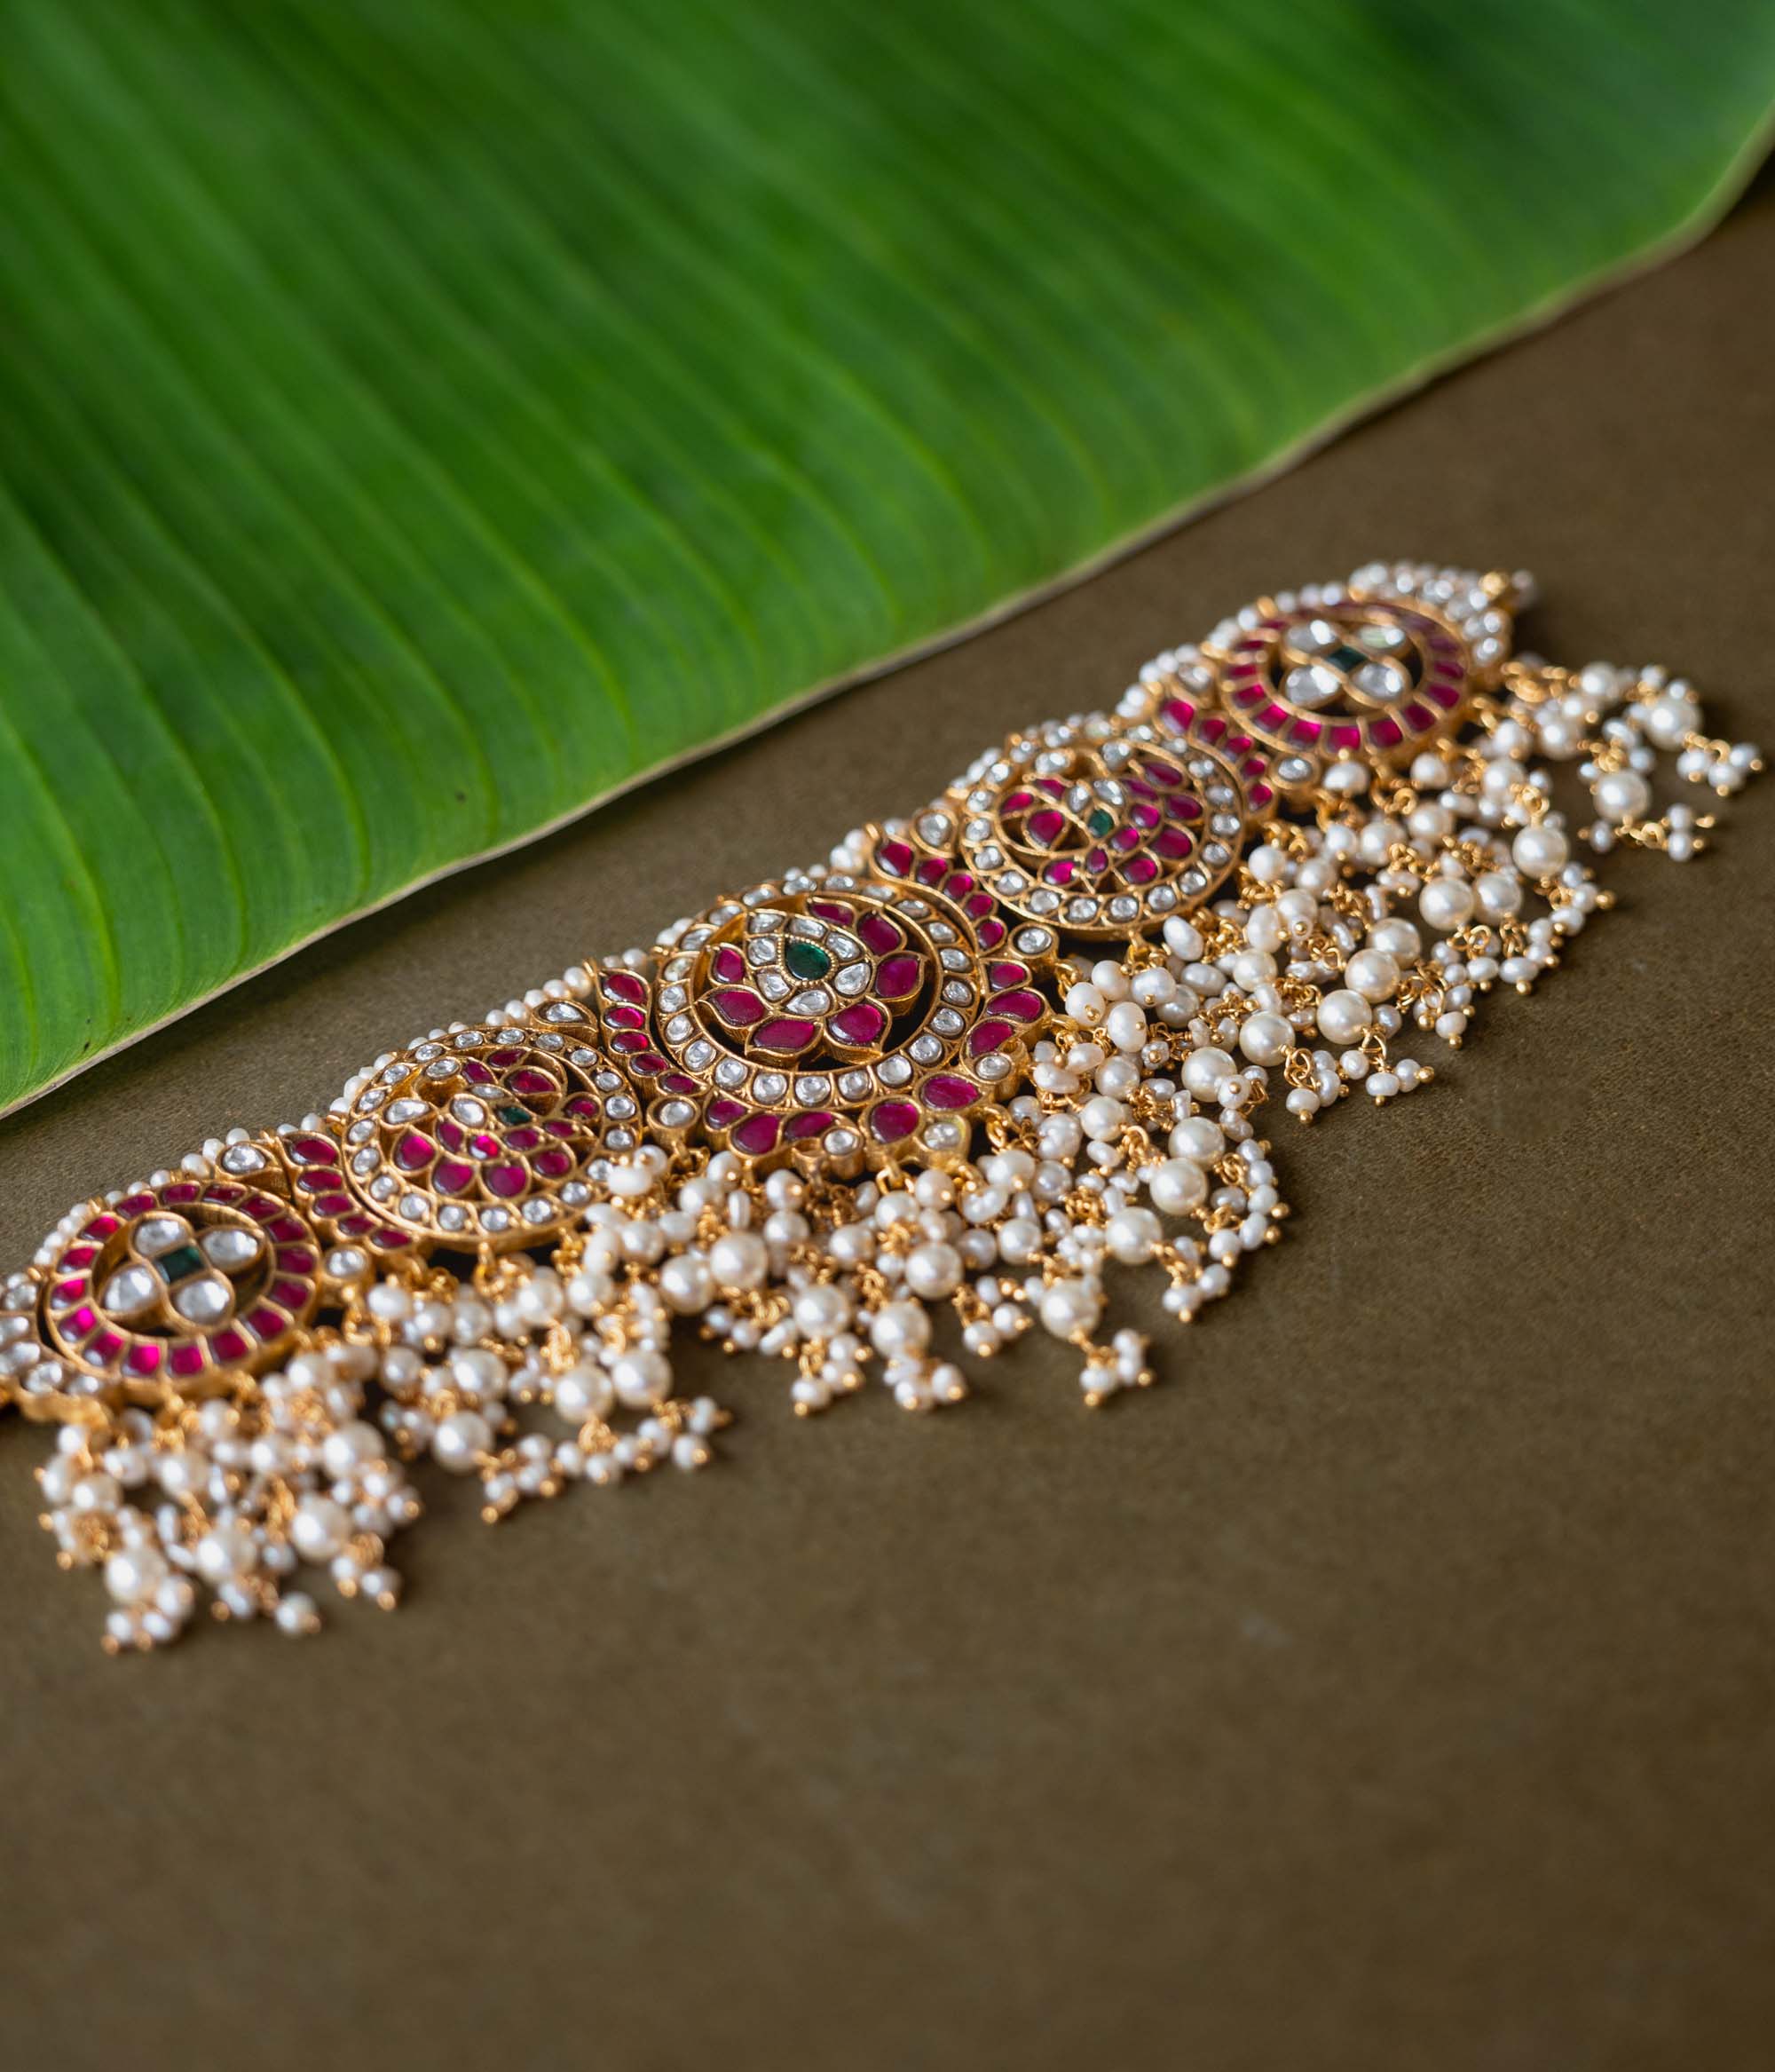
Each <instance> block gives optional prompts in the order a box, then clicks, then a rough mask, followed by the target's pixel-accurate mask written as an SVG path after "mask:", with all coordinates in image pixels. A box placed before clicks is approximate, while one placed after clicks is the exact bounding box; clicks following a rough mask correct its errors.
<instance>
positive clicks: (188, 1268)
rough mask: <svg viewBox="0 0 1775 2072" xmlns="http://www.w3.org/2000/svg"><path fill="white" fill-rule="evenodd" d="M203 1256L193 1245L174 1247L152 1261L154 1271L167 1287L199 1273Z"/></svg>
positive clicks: (201, 1268)
mask: <svg viewBox="0 0 1775 2072" xmlns="http://www.w3.org/2000/svg"><path fill="white" fill-rule="evenodd" d="M202 1270H203V1254H202V1253H201V1252H200V1251H199V1250H198V1249H197V1247H196V1246H194V1245H175V1246H173V1248H172V1250H171V1251H170V1252H162V1253H161V1255H160V1257H159V1258H158V1259H157V1260H155V1261H154V1271H155V1272H156V1273H157V1274H159V1276H160V1277H161V1278H162V1280H163V1281H164V1282H165V1283H166V1284H167V1285H168V1286H169V1287H170V1286H171V1285H172V1284H173V1283H174V1282H175V1281H182V1280H184V1279H185V1277H186V1275H188V1274H193V1273H201V1272H202Z"/></svg>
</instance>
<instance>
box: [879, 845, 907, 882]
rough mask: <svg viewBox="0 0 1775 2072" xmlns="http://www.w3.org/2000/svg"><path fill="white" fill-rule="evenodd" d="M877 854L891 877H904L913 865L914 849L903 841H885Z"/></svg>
mask: <svg viewBox="0 0 1775 2072" xmlns="http://www.w3.org/2000/svg"><path fill="white" fill-rule="evenodd" d="M875 856H876V860H877V862H879V863H880V866H881V867H882V869H883V870H884V871H886V872H887V874H888V876H889V877H890V878H903V877H904V876H905V874H906V873H907V872H908V871H909V870H911V867H912V851H911V848H910V847H909V846H908V844H907V843H905V842H883V843H882V844H881V846H880V849H878V850H876V852H875Z"/></svg>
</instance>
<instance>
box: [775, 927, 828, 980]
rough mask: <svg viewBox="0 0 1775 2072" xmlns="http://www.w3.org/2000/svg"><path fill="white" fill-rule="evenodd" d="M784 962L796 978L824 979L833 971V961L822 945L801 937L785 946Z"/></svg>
mask: <svg viewBox="0 0 1775 2072" xmlns="http://www.w3.org/2000/svg"><path fill="white" fill-rule="evenodd" d="M783 961H784V963H785V964H786V965H787V966H788V968H789V971H790V974H791V976H792V977H796V978H824V977H825V975H826V973H827V972H828V971H830V970H831V969H832V959H831V958H830V957H829V956H828V955H827V954H826V953H825V952H824V950H823V949H821V947H820V945H818V944H817V943H809V942H805V941H803V940H802V939H801V937H795V939H794V940H793V941H792V942H789V943H787V944H785V945H784V949H783Z"/></svg>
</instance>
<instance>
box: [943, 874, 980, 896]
mask: <svg viewBox="0 0 1775 2072" xmlns="http://www.w3.org/2000/svg"><path fill="white" fill-rule="evenodd" d="M943 890H944V891H945V892H947V893H949V894H950V896H951V898H959V897H960V895H961V894H962V893H964V892H971V891H973V890H974V876H973V874H972V873H971V872H968V871H951V873H950V874H949V876H948V877H947V878H946V879H945V880H944V881H943Z"/></svg>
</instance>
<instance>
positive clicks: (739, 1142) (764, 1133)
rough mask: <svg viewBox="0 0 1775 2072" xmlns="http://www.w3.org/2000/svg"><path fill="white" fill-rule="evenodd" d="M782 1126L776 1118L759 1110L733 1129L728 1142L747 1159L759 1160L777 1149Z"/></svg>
mask: <svg viewBox="0 0 1775 2072" xmlns="http://www.w3.org/2000/svg"><path fill="white" fill-rule="evenodd" d="M782 1131H783V1125H782V1123H781V1121H780V1120H779V1119H778V1118H777V1117H776V1116H774V1115H772V1114H770V1113H769V1112H768V1111H766V1110H764V1109H762V1108H761V1109H758V1110H757V1111H754V1112H753V1114H751V1115H748V1116H747V1117H746V1120H745V1121H744V1122H742V1123H741V1124H739V1126H738V1127H737V1128H736V1129H734V1130H733V1131H732V1133H731V1135H730V1142H731V1143H732V1144H733V1145H734V1147H735V1148H736V1150H738V1151H744V1152H745V1153H746V1157H747V1158H748V1159H761V1158H763V1157H764V1156H765V1154H766V1153H767V1152H769V1151H775V1150H776V1149H777V1138H778V1137H779V1136H780V1135H782Z"/></svg>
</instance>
